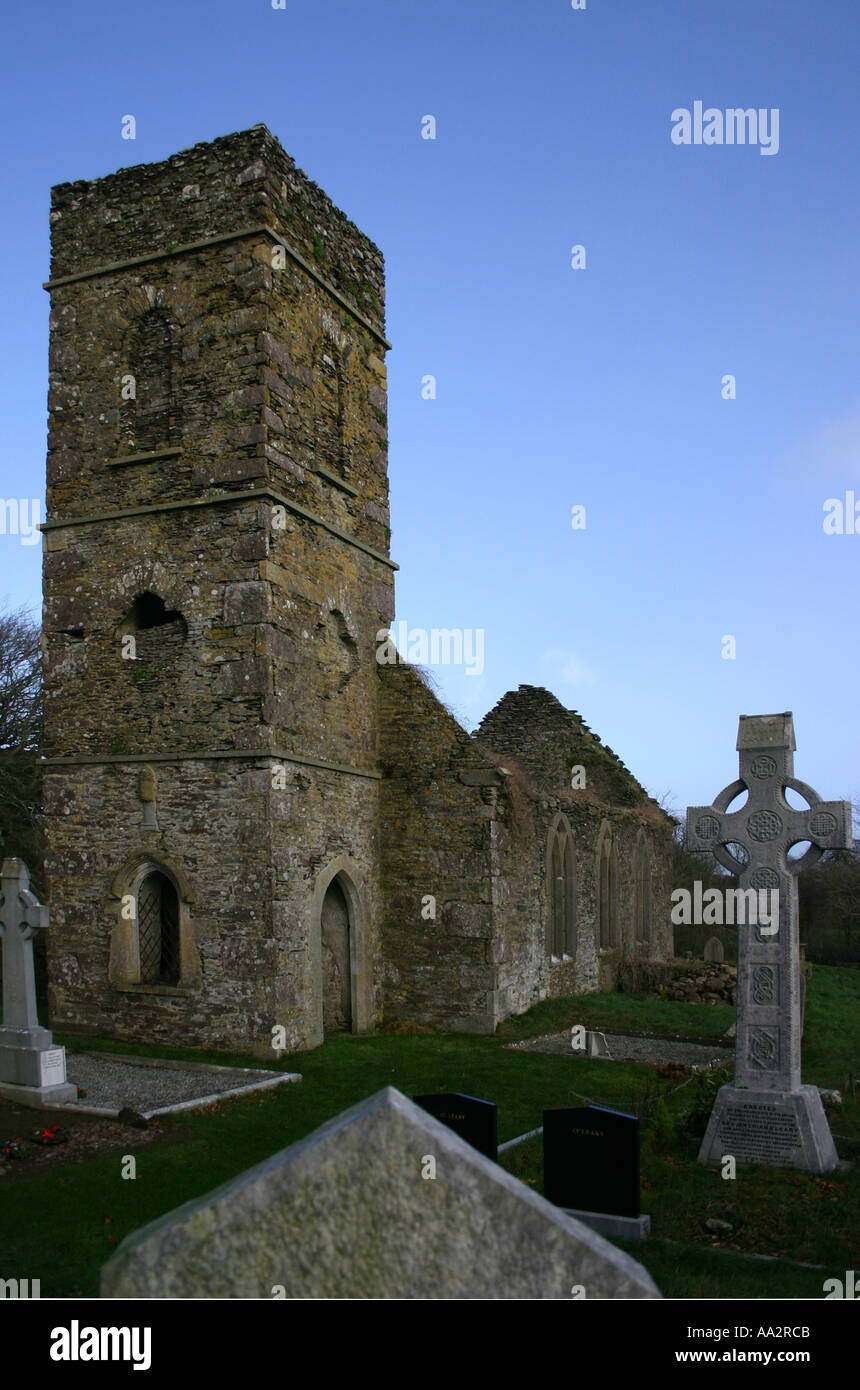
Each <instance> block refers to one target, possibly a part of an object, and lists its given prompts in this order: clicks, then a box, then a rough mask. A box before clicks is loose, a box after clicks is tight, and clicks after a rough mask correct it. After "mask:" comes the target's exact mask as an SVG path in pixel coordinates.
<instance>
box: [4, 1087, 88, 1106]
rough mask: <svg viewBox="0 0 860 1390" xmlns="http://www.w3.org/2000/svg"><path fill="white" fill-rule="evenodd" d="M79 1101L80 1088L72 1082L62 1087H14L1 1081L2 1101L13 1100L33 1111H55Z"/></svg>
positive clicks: (14, 1102)
mask: <svg viewBox="0 0 860 1390" xmlns="http://www.w3.org/2000/svg"><path fill="white" fill-rule="evenodd" d="M77 1099H78V1088H77V1086H76V1085H75V1084H74V1083H73V1082H72V1081H64V1082H63V1084H62V1085H61V1086H14V1085H12V1084H11V1083H10V1082H8V1081H0V1100H11V1101H12V1102H13V1104H15V1105H27V1106H29V1107H30V1108H31V1109H33V1110H54V1109H56V1108H57V1107H58V1106H61V1105H74V1104H75V1103H76V1101H77Z"/></svg>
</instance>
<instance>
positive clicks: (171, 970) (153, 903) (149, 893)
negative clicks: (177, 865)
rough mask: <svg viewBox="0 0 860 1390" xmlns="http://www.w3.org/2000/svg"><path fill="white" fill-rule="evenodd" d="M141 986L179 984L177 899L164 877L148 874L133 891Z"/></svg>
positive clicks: (156, 873) (157, 872)
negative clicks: (134, 894) (135, 899)
mask: <svg viewBox="0 0 860 1390" xmlns="http://www.w3.org/2000/svg"><path fill="white" fill-rule="evenodd" d="M137 931H138V944H139V950H140V983H141V984H142V985H175V984H178V983H179V974H180V966H181V956H180V949H179V897H178V894H177V892H176V889H175V888H174V886H173V884H172V883H171V881H170V879H169V878H168V877H167V875H166V874H163V873H160V872H159V871H158V870H157V869H153V870H151V871H150V872H149V873H147V875H146V877H145V878H144V879H143V880H142V881H141V884H140V887H139V888H138V890H137Z"/></svg>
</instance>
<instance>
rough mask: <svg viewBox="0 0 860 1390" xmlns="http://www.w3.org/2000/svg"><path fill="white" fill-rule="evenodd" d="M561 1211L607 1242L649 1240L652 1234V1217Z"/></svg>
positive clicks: (565, 1209) (567, 1208)
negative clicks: (604, 1238) (603, 1237)
mask: <svg viewBox="0 0 860 1390" xmlns="http://www.w3.org/2000/svg"><path fill="white" fill-rule="evenodd" d="M561 1210H562V1211H563V1212H564V1214H565V1216H572V1217H573V1219H574V1221H581V1222H582V1224H583V1226H589V1227H590V1228H591V1230H592V1231H596V1232H597V1234H598V1235H599V1236H605V1237H606V1239H607V1240H647V1238H648V1236H649V1235H650V1234H651V1218H650V1216H611V1215H610V1214H609V1213H608V1212H603V1211H580V1210H579V1209H578V1208H576V1207H562V1208H561Z"/></svg>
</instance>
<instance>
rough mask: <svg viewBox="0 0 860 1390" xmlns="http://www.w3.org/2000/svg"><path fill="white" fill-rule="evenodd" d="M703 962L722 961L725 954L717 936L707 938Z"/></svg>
mask: <svg viewBox="0 0 860 1390" xmlns="http://www.w3.org/2000/svg"><path fill="white" fill-rule="evenodd" d="M704 955H705V960H708V961H724V960H725V958H726V953H725V951H724V950H723V943H722V941H721V940H720V938H719V937H718V936H709V937H708V939H707V941H706V942H705V952H704Z"/></svg>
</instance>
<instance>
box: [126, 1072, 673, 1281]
mask: <svg viewBox="0 0 860 1390" xmlns="http://www.w3.org/2000/svg"><path fill="white" fill-rule="evenodd" d="M101 1294H102V1297H103V1298H267V1299H271V1298H273V1297H274V1298H302V1299H306V1298H392V1299H393V1298H400V1299H402V1298H428V1299H433V1298H440V1299H442V1298H468V1299H478V1298H487V1299H501V1298H512V1299H514V1298H516V1299H523V1298H558V1299H570V1298H571V1297H577V1298H578V1297H585V1298H586V1299H589V1298H659V1297H660V1296H661V1295H660V1292H659V1290H658V1289H657V1287H656V1285H655V1284H654V1282H653V1280H652V1279H651V1277H650V1275H649V1274H648V1273H647V1271H646V1270H644V1269H643V1268H642V1266H641V1265H639V1264H637V1262H636V1261H635V1260H633V1259H631V1258H630V1256H629V1255H627V1254H625V1253H624V1252H623V1251H621V1250H618V1249H616V1248H615V1246H613V1245H610V1244H609V1242H608V1241H606V1240H603V1239H602V1237H601V1236H599V1235H597V1234H596V1233H595V1232H594V1231H591V1230H589V1229H588V1228H587V1227H585V1226H583V1225H582V1224H581V1223H579V1222H577V1221H574V1220H572V1219H571V1218H570V1217H568V1216H566V1215H565V1214H564V1213H563V1212H561V1211H559V1210H558V1209H557V1208H556V1207H553V1206H552V1205H551V1204H550V1203H549V1202H547V1201H545V1200H544V1198H543V1197H540V1196H538V1194H537V1193H536V1192H533V1191H532V1190H531V1189H530V1188H528V1187H526V1186H525V1184H524V1183H521V1182H518V1180H517V1179H516V1178H514V1177H512V1176H511V1174H510V1173H506V1172H505V1170H504V1169H503V1168H500V1167H499V1166H498V1165H497V1164H495V1163H491V1162H490V1160H489V1159H487V1158H484V1156H483V1155H482V1154H479V1153H477V1152H476V1151H475V1149H474V1148H472V1147H471V1145H469V1144H466V1143H465V1142H464V1141H463V1140H462V1139H461V1138H460V1137H459V1135H457V1134H455V1133H454V1132H453V1130H451V1129H449V1128H448V1127H447V1125H443V1124H441V1123H440V1122H439V1121H438V1120H436V1119H435V1118H434V1117H433V1116H432V1115H429V1114H428V1113H427V1112H426V1111H425V1110H422V1109H421V1108H420V1107H419V1106H417V1105H415V1104H413V1102H412V1101H410V1100H408V1099H407V1097H406V1096H404V1095H401V1094H400V1092H399V1091H395V1090H394V1088H393V1087H390V1086H388V1087H386V1088H385V1089H384V1090H382V1091H378V1092H377V1094H376V1095H375V1096H371V1097H370V1098H369V1099H368V1100H365V1101H362V1102H361V1103H360V1104H359V1105H356V1106H353V1108H352V1109H351V1110H347V1111H346V1112H345V1113H344V1114H342V1115H338V1116H336V1117H335V1118H334V1119H333V1120H329V1121H328V1123H327V1124H324V1125H323V1126H322V1127H321V1128H320V1129H318V1130H316V1131H315V1132H314V1133H313V1134H310V1135H308V1136H307V1138H305V1139H302V1140H300V1141H299V1142H298V1143H297V1144H293V1145H292V1147H291V1148H288V1149H284V1150H283V1151H282V1152H281V1153H278V1154H275V1155H274V1156H273V1157H272V1158H269V1159H267V1160H266V1161H265V1162H264V1163H260V1164H258V1165H257V1166H256V1167H255V1168H250V1169H249V1170H248V1171H247V1172H246V1173H242V1174H240V1176H239V1177H237V1178H234V1179H233V1180H232V1181H231V1182H228V1183H226V1184H225V1185H224V1186H223V1187H219V1188H217V1189H216V1190H215V1191H214V1192H210V1193H209V1194H208V1195H207V1196H205V1197H200V1198H196V1199H195V1200H194V1201H191V1202H186V1203H185V1205H184V1206H181V1207H177V1209H176V1210H175V1211H173V1212H169V1213H168V1214H167V1215H166V1216H163V1217H161V1218H160V1219H159V1220H157V1221H154V1222H152V1223H151V1224H150V1225H148V1226H144V1227H142V1228H141V1230H139V1231H135V1232H133V1233H132V1235H130V1236H128V1237H127V1238H126V1239H125V1240H124V1241H123V1242H122V1244H121V1245H120V1246H119V1248H118V1250H117V1252H116V1254H115V1255H114V1257H113V1259H112V1260H110V1261H109V1263H108V1264H106V1265H105V1266H104V1268H103V1270H102V1278H101Z"/></svg>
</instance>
